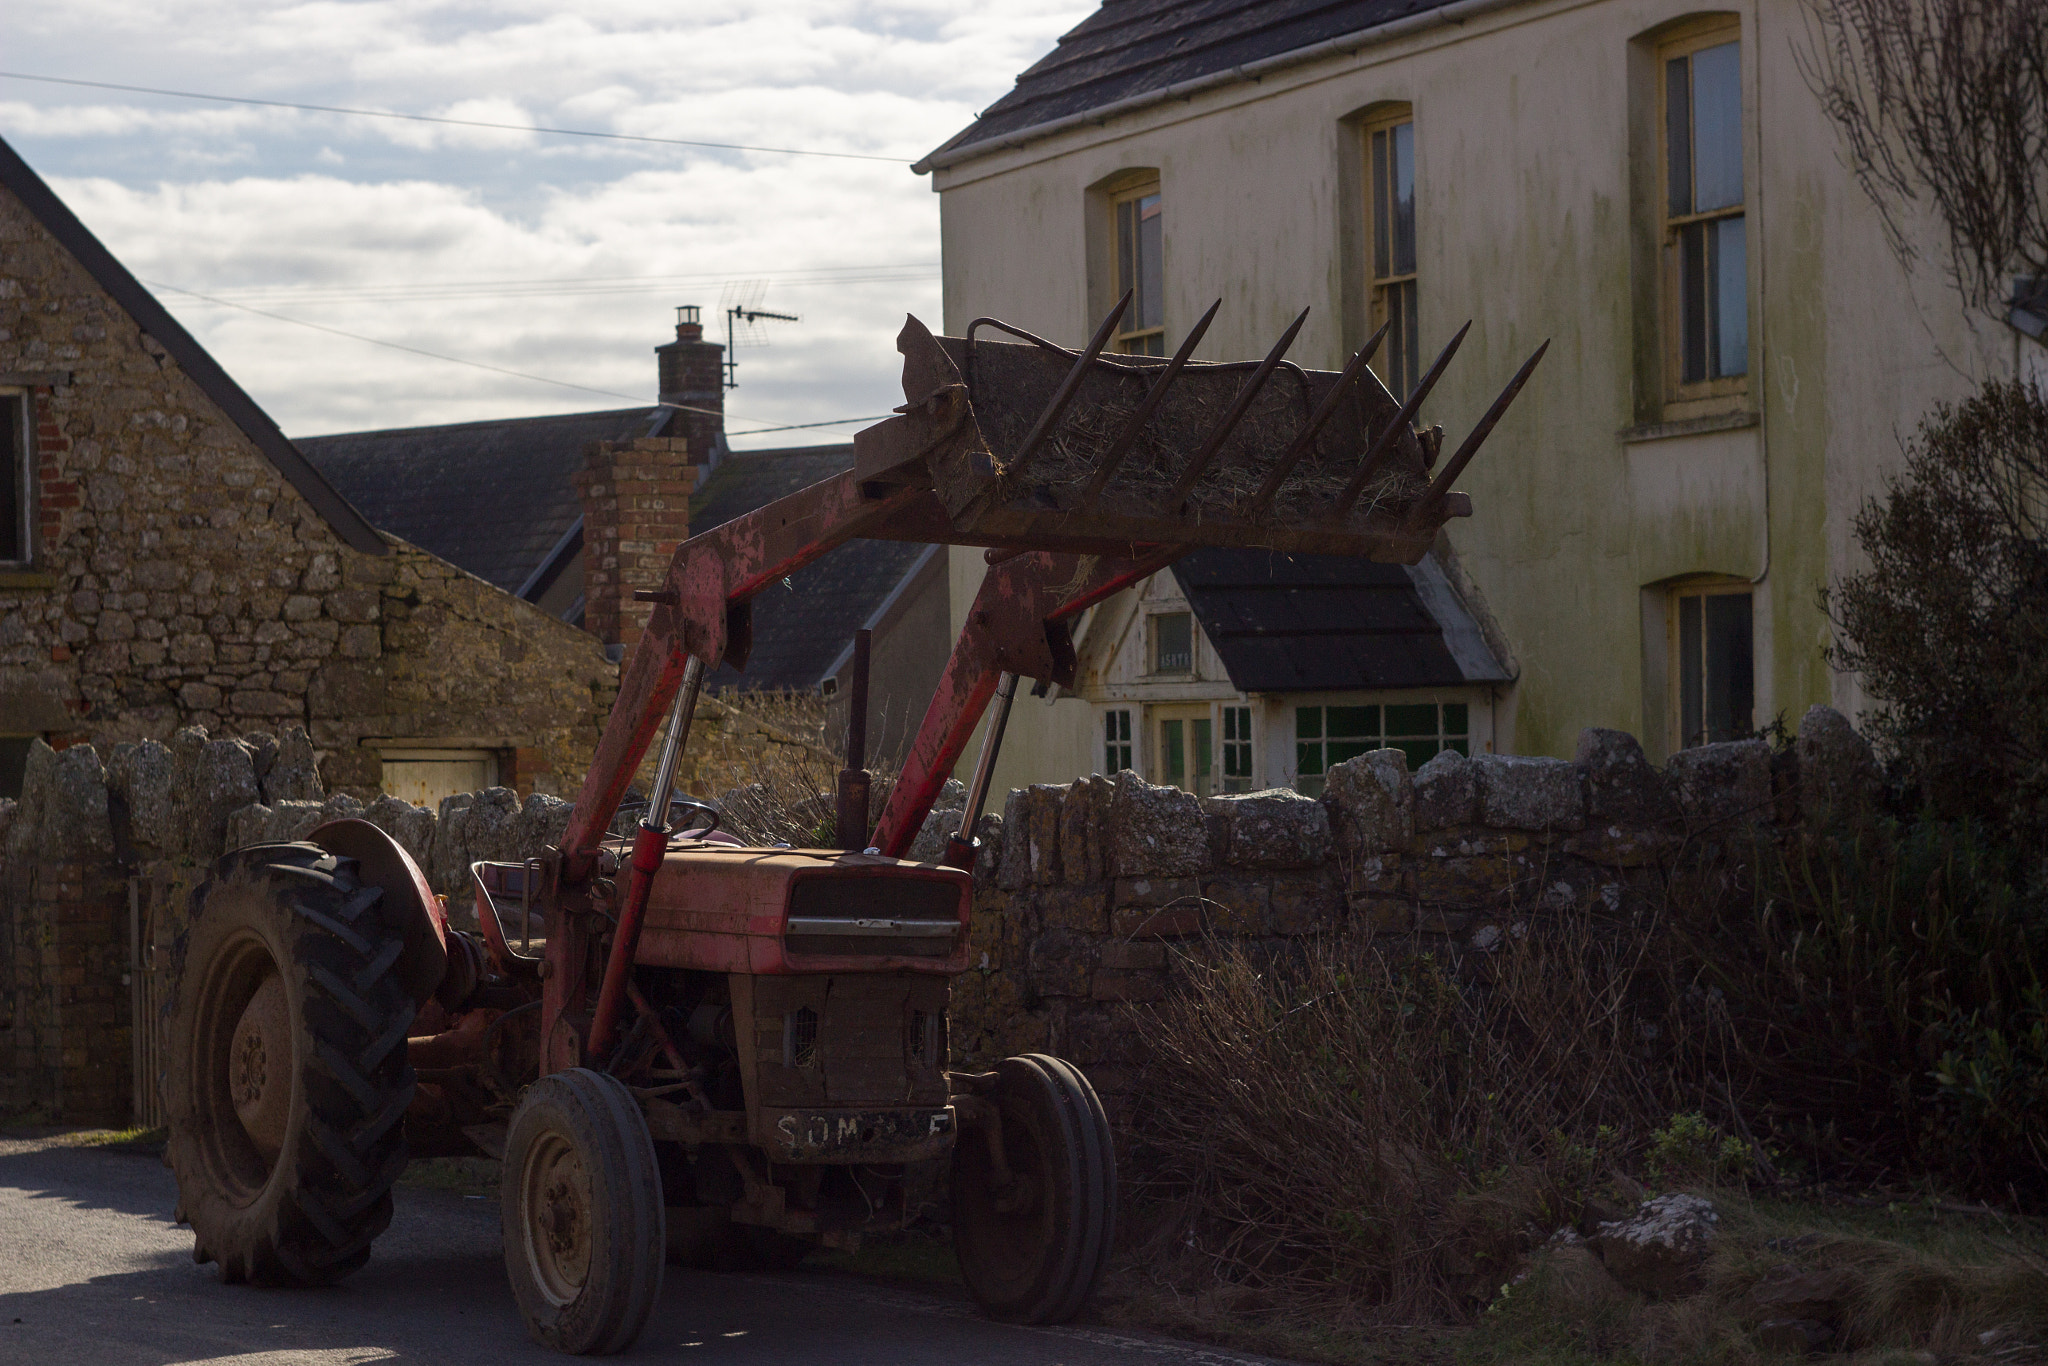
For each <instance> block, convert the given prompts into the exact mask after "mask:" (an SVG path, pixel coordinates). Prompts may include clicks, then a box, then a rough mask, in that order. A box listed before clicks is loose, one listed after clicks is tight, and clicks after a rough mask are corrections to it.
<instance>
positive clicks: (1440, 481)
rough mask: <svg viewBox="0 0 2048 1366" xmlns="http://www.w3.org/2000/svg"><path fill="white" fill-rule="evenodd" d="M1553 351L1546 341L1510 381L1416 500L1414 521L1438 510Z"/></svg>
mask: <svg viewBox="0 0 2048 1366" xmlns="http://www.w3.org/2000/svg"><path fill="white" fill-rule="evenodd" d="M1549 349H1550V339H1549V338H1547V337H1546V338H1544V341H1543V345H1541V346H1539V347H1537V348H1536V354H1535V355H1533V356H1531V357H1529V359H1528V360H1526V361H1524V362H1522V368H1521V369H1520V370H1517V371H1516V372H1515V377H1514V378H1513V379H1511V380H1509V381H1508V387H1507V388H1505V389H1503V390H1501V391H1500V397H1499V398H1497V399H1495V400H1494V401H1493V406H1492V407H1491V408H1488V409H1487V410H1486V416H1485V417H1482V418H1480V419H1479V425H1478V426H1477V427H1474V428H1473V429H1472V434H1471V435H1470V436H1468V437H1466V438H1465V441H1464V444H1463V445H1461V446H1459V447H1458V453H1457V454H1456V455H1454V456H1452V457H1451V458H1450V459H1449V460H1447V461H1445V462H1444V467H1443V468H1442V469H1441V470H1439V471H1438V472H1437V476H1436V478H1435V479H1433V480H1431V481H1430V485H1429V490H1428V491H1427V492H1426V493H1424V494H1423V495H1422V497H1420V498H1418V499H1416V500H1415V506H1414V507H1413V508H1411V509H1410V510H1409V514H1408V515H1409V516H1410V518H1411V519H1412V518H1414V517H1416V516H1418V515H1419V514H1424V513H1427V512H1428V510H1429V509H1430V508H1432V507H1434V506H1435V505H1436V504H1437V502H1438V501H1439V500H1441V499H1442V498H1443V496H1444V494H1445V492H1446V491H1448V490H1449V489H1450V487H1451V481H1452V480H1453V479H1456V478H1457V477H1458V476H1459V475H1461V474H1463V473H1464V472H1465V466H1467V465H1469V464H1471V463H1472V457H1473V456H1475V455H1477V454H1478V453H1479V443H1481V442H1482V441H1484V440H1486V438H1487V436H1488V434H1489V433H1491V432H1492V431H1493V428H1494V424H1495V423H1497V422H1499V421H1500V419H1501V415H1502V414H1503V413H1505V412H1507V410H1508V405H1509V404H1510V403H1513V402H1514V401H1515V395H1516V394H1519V393H1521V392H1522V386H1523V385H1525V384H1527V383H1528V382H1529V376H1530V375H1532V374H1534V373H1535V371H1536V362H1537V361H1540V360H1542V359H1543V353H1544V352H1545V351H1548V350H1549Z"/></svg>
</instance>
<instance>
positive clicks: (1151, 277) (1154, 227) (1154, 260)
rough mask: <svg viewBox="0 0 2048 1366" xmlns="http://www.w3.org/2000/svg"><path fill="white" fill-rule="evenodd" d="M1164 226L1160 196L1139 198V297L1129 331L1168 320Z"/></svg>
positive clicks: (1133, 302) (1133, 303) (1133, 305)
mask: <svg viewBox="0 0 2048 1366" xmlns="http://www.w3.org/2000/svg"><path fill="white" fill-rule="evenodd" d="M1161 227H1162V223H1161V219H1160V215H1159V196H1158V195H1156V194H1148V195H1146V196H1145V197H1144V198H1143V199H1141V200H1139V201H1138V297H1137V298H1136V299H1135V300H1133V301H1132V307H1133V310H1134V313H1135V316H1136V318H1137V323H1136V325H1135V326H1133V327H1130V328H1128V329H1127V330H1128V331H1132V332H1135V331H1137V330H1138V329H1139V328H1143V327H1162V326H1164V325H1165V322H1166V280H1165V274H1164V271H1163V268H1162V260H1163V256H1162V251H1161V240H1160V239H1161Z"/></svg>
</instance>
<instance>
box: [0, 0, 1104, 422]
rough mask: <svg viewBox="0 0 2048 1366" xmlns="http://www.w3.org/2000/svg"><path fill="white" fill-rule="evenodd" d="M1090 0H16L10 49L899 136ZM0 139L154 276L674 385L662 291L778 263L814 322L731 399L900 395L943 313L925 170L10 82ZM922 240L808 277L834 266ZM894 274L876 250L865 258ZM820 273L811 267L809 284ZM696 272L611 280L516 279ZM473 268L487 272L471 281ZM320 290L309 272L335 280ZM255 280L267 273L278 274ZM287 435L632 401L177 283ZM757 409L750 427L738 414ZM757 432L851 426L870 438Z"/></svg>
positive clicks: (639, 129)
mask: <svg viewBox="0 0 2048 1366" xmlns="http://www.w3.org/2000/svg"><path fill="white" fill-rule="evenodd" d="M1091 8H1092V4H1090V3H1089V0H1007V2H1006V3H1005V2H999V3H996V4H986V5H980V6H975V7H967V8H963V7H960V6H958V5H956V4H953V3H942V2H941V0H790V2H789V3H769V0H700V3H697V4H694V5H692V6H688V7H679V6H676V5H674V4H673V3H672V0H620V3H615V4H608V5H605V6H589V5H577V4H574V3H562V2H561V0H504V2H502V3H496V4H493V5H492V6H489V7H483V6H477V5H475V4H474V3H473V2H472V0H404V2H403V3H400V2H399V0H368V2H367V3H325V2H322V3H301V4H285V5H269V4H264V3H261V2H260V0H177V3H175V4H174V3H171V0H121V3H119V4H115V3H112V0H72V3H70V4H68V5H65V6H46V7H38V8H37V9H35V10H34V11H32V12H27V11H25V12H24V13H23V14H22V15H19V16H10V21H9V23H10V30H11V31H10V40H9V47H10V52H9V64H10V65H11V66H13V67H14V68H15V69H17V70H25V71H36V72H44V73H48V74H52V75H69V76H78V77H83V78H89V79H95V80H105V81H115V82H123V83H129V84H138V85H149V86H157V87H164V88H169V89H182V90H198V91H207V92H212V93H220V94H234V95H244V96H249V97H254V98H263V99H281V100H290V101H297V102H303V103H313V104H326V105H344V106H349V107H358V108H381V109H391V110H401V111H405V112H413V113H431V114H436V115H440V116H443V117H449V118H461V119H475V120H478V121H481V122H491V123H508V124H515V125H553V126H561V127H579V128H592V129H597V130H603V131H615V132H620V133H630V134H636V135H640V136H645V137H661V138H682V139H696V140H702V141H710V142H721V143H745V144H751V145H757V146H777V147H806V148H813V149H818V150H827V151H851V152H862V153H869V154H880V155H888V156H900V157H903V158H905V159H906V160H907V159H909V158H912V157H915V156H917V155H919V154H921V153H922V152H924V151H926V150H929V149H930V148H932V147H934V146H937V145H938V144H939V143H940V142H942V141H944V140H945V139H946V138H948V137H950V136H951V135H952V134H953V133H954V132H956V131H957V130H958V129H959V128H960V127H961V126H962V125H964V124H965V123H966V122H967V120H968V119H969V118H971V117H972V114H973V112H974V110H976V109H978V108H980V107H983V106H985V105H987V104H988V103H989V102H991V101H992V100H993V99H995V98H996V97H997V96H998V95H1000V94H1001V93H1002V92H1003V91H1005V90H1007V89H1008V88H1009V85H1010V82H1011V79H1012V77H1013V76H1014V75H1015V74H1016V73H1017V72H1019V71H1021V70H1022V69H1023V68H1024V67H1026V66H1028V65H1029V64H1030V63H1031V62H1032V61H1035V60H1036V59H1037V58H1038V57H1039V56H1040V55H1041V54H1042V53H1043V52H1045V51H1046V50H1047V49H1048V48H1049V47H1050V46H1051V43H1052V41H1053V39H1054V38H1056V37H1057V36H1058V34H1060V33H1061V32H1063V31H1065V30H1066V29H1067V28H1069V27H1071V26H1072V25H1073V24H1074V23H1076V22H1078V21H1079V19H1080V18H1081V17H1083V16H1084V15H1085V14H1086V13H1087V12H1088V11H1089V10H1090V9H1091ZM0 89H4V93H5V95H6V96H7V100H6V102H4V103H0V132H4V133H5V135H6V136H7V137H8V138H9V139H10V140H11V141H13V142H14V143H15V145H16V147H17V149H18V150H20V151H21V152H22V153H23V155H25V156H26V157H28V159H29V160H30V162H31V164H34V165H35V166H37V168H38V169H39V170H40V171H42V173H43V174H44V175H45V176H46V177H48V178H50V179H51V180H52V181H53V183H55V184H56V185H57V187H58V189H59V192H60V193H62V194H63V195H64V196H65V197H66V199H67V200H68V201H69V202H70V203H71V204H72V206H73V207H74V208H75V209H76V210H77V211H78V213H79V215H80V217H81V218H83V219H84V220H85V221H86V222H87V223H88V224H89V225H90V226H91V227H92V228H93V229H94V230H95V231H96V232H98V233H99V234H100V235H101V236H102V238H103V239H104V240H105V241H106V242H107V244H108V245H109V246H110V247H111V248H112V249H113V250H114V252H115V253H116V254H117V255H119V256H120V257H121V258H122V259H123V260H124V261H125V262H126V263H127V264H128V265H129V267H130V268H131V269H133V270H134V271H135V272H136V273H137V274H138V275H141V276H143V277H144V278H145V279H149V280H156V281H162V282H165V283H167V284H173V285H179V286H183V287H185V288H188V289H193V290H198V291H200V292H202V293H207V294H217V295H219V296H221V297H223V298H236V299H239V300H241V301H242V302H246V303H248V304H250V305H252V306H254V307H260V308H263V309H266V310H269V311H271V312H274V313H279V314H285V315H289V316H291V317H295V318H300V319H303V320H305V321H307V322H313V323H318V324H322V325H325V326H328V327H333V328H338V329H341V330H344V331H349V332H357V333H361V334H364V335H366V336H372V337H377V338H381V339H385V340H388V341H393V342H399V343H403V344H405V345H409V346H414V347H418V348H420V349H422V350H427V351H437V352H445V353H447V354H449V355H454V356H459V357H462V358H464V359H468V360H473V361H478V362H482V363H485V364H489V365H496V366H501V367H504V368H507V369H514V370H521V371H527V372H530V373H535V374H540V375H545V376H548V377H551V378H554V379H559V380H564V381H569V382H572V383H576V384H583V385H588V386H590V387H592V388H596V389H603V390H615V391H618V392H621V393H626V394H632V395H635V396H636V397H651V396H652V392H653V388H654V358H653V356H652V354H651V349H652V348H653V347H654V346H655V345H657V344H659V343H660V342H662V341H664V340H666V339H667V338H668V337H669V336H670V335H672V334H671V332H670V323H671V322H672V320H673V317H674V314H673V312H672V309H671V306H672V305H674V304H680V303H700V304H703V305H705V306H706V310H707V322H710V321H711V318H710V316H709V315H710V312H711V309H712V307H713V306H715V305H716V304H717V303H718V295H719V292H720V286H719V282H720V281H721V280H729V279H759V278H765V279H768V280H770V281H771V282H775V281H779V283H771V285H770V288H769V290H768V293H767V295H766V297H765V299H764V304H765V306H766V307H769V308H773V309H777V310H778V311H787V312H795V313H800V314H802V315H803V319H804V320H803V322H802V323H801V324H795V325H777V327H776V330H775V331H774V332H773V333H772V337H773V343H772V345H769V346H767V347H764V348H759V349H745V350H742V352H741V353H740V356H739V360H740V379H741V387H740V388H739V389H738V390H736V391H734V392H733V393H732V394H731V395H730V396H729V398H728V406H729V408H730V409H731V410H732V411H734V412H735V413H739V414H745V415H747V416H748V417H752V418H759V419H764V420H767V421H770V422H778V423H779V422H791V423H794V422H805V421H817V420H822V419H826V418H834V417H843V416H855V415H865V414H871V413H880V412H882V411H885V410H886V409H887V408H888V407H890V406H891V405H892V404H894V403H895V402H897V401H899V397H898V395H897V392H896V380H897V374H898V366H899V362H898V358H897V356H896V354H895V350H894V337H895V333H896V330H897V328H898V327H899V326H900V325H901V322H902V316H903V314H904V313H905V312H917V313H920V314H922V315H923V316H925V317H926V318H928V319H931V320H934V321H935V320H936V317H937V314H938V308H939V298H938V274H937V269H936V262H937V258H938V204H937V199H936V197H935V196H933V195H932V194H931V193H930V185H929V182H927V181H925V180H923V179H920V178H917V177H913V176H911V175H910V174H909V173H908V171H907V169H906V168H905V167H904V166H903V165H901V164H889V163H886V162H862V161H850V160H831V159H826V158H815V157H802V158H797V157H783V156H773V155H767V154H757V153H716V152H701V151H693V150H690V149H685V148H672V147H661V146H654V145H649V144H635V143H631V142H618V141H611V140H598V139H590V140H586V139H569V138H561V137H553V136H547V135H543V134H538V133H526V132H516V131H500V130H489V129H469V128H457V127H450V126H447V125H435V124H421V123H408V122H400V121H396V120H384V119H362V118H350V117H345V116H340V115H327V114H315V113H303V112H297V111H291V110H280V109H267V108H258V107H250V106H232V105H230V106H218V107H209V106H207V105H203V104H195V103H193V102H191V101H185V100H170V99H165V98H160V97H150V96H140V95H137V96H124V95H120V94H116V93H114V92H108V91H91V92H86V91H81V90H76V89H66V88H64V87H57V86H36V85H30V84H28V83H25V82H0ZM906 262H913V263H914V262H924V263H929V264H928V266H927V267H926V268H925V269H923V270H921V271H916V270H913V271H910V272H907V274H908V275H909V276H910V278H907V279H906V278H903V277H904V276H905V274H906V272H904V271H901V270H896V271H888V272H882V274H883V275H884V276H885V277H887V278H882V279H867V280H865V281H862V280H860V279H859V278H857V277H856V278H850V277H848V276H845V275H841V276H840V277H839V278H838V282H837V283H830V284H825V283H817V282H816V272H818V271H820V270H822V269H830V268H837V267H878V266H884V265H889V266H895V265H900V264H901V263H906ZM873 273H874V272H867V274H870V275H872V274H873ZM807 275H809V276H810V277H811V280H810V281H809V282H807V281H806V279H805V277H806V276H807ZM647 276H662V277H690V278H689V279H688V281H687V282H684V281H676V282H673V283H668V284H662V285H658V286H657V285H648V286H645V287H643V286H641V285H636V284H634V283H633V282H631V281H622V282H619V283H616V284H613V285H609V286H606V288H607V289H611V290H618V291H636V290H637V291H639V292H605V293H598V292H592V291H591V290H588V289H586V290H584V291H582V292H575V293H566V292H561V289H562V287H560V286H547V287H545V289H546V291H547V292H536V287H534V286H529V285H515V284H505V283H500V284H498V285H496V286H487V285H478V284H477V283H476V282H490V281H495V282H518V281H537V280H550V281H558V280H562V279H564V278H571V277H573V278H576V279H591V278H595V277H647ZM452 285H461V286H464V288H461V289H452V288H451V286H452ZM315 290H317V291H318V292H317V293H315V292H314V291H315ZM259 291H260V292H259ZM164 298H165V301H166V303H167V304H168V305H169V306H170V307H171V308H172V310H173V311H174V312H175V313H177V314H178V316H179V317H180V319H181V320H183V321H184V322H185V323H186V325H187V326H188V327H190V328H191V329H192V330H193V332H194V333H195V334H196V335H197V336H198V337H199V339H200V340H201V342H202V343H204V344H205V345H206V346H207V347H208V348H209V349H211V350H212V351H213V352H214V354H215V355H216V356H218V357H219V359H220V360H221V361H222V363H223V364H224V365H226V366H227V367H228V369H229V370H230V372H231V373H233V374H234V375H235V376H236V377H237V378H238V379H239V380H240V381H241V382H242V383H243V384H244V386H245V387H247V388H248V389H249V390H250V391H251V392H252V393H253V394H255V396H256V397H257V398H258V400H259V401H260V402H262V403H263V404H264V405H265V407H266V408H268V409H269V410H270V412H271V413H272V414H273V415H274V416H275V417H277V418H278V420H279V422H280V423H281V424H282V425H283V426H284V427H285V429H286V430H287V431H292V432H302V433H312V432H319V431H334V430H347V429H350V428H355V427H364V426H397V425H408V424H412V423H425V422H452V421H462V420H468V419H475V418H481V417H489V416H502V415H512V414H518V413H537V412H561V411H573V410H575V409H579V408H592V407H609V406H614V405H617V406H624V404H625V402H626V400H622V399H612V398H608V397H605V396H602V395H598V394H586V393H579V392H578V391H575V390H570V389H562V388H552V387H550V386H548V385H544V384H539V383H534V382H532V381H529V380H521V379H514V378H512V377H509V376H504V375H497V374H493V373H490V372H487V371H483V370H477V369H471V368H466V367H462V366H457V365H452V364H447V363H443V362H438V361H432V360H428V359H425V358H422V357H418V356H410V355H407V354H404V353H401V352H396V351H390V350H384V349H380V348H377V347H372V346H368V345H365V344H363V343H361V342H356V341H349V340H346V339H344V338H341V337H336V336H330V335H324V334H322V333H319V332H316V331H313V330H310V329H308V328H304V327H299V326H294V325H291V324H288V323H283V322H277V321H273V320H271V319H268V318H262V317H258V316H255V315H253V314H250V313H247V312H242V311H238V310H236V309H232V308H226V307H221V306H217V305H208V304H202V303H198V302H196V301H193V300H190V299H188V298H183V297H181V296H179V295H176V294H172V293H169V292H166V293H165V295H164ZM746 425H748V424H746V423H743V422H740V421H738V420H735V421H734V422H733V423H732V427H733V429H734V431H735V434H736V435H737V433H738V432H739V431H740V430H741V429H742V428H744V427H745V426H746ZM850 430H851V429H840V430H837V431H825V432H819V433H797V434H794V435H792V436H771V437H765V438H761V439H759V440H756V441H754V442H751V443H749V442H746V441H745V440H744V438H741V439H740V441H741V444H743V445H744V444H753V445H772V444H780V443H784V442H789V443H792V444H794V443H797V442H802V441H808V440H833V439H842V438H843V437H844V435H845V434H846V432H847V431H850Z"/></svg>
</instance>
